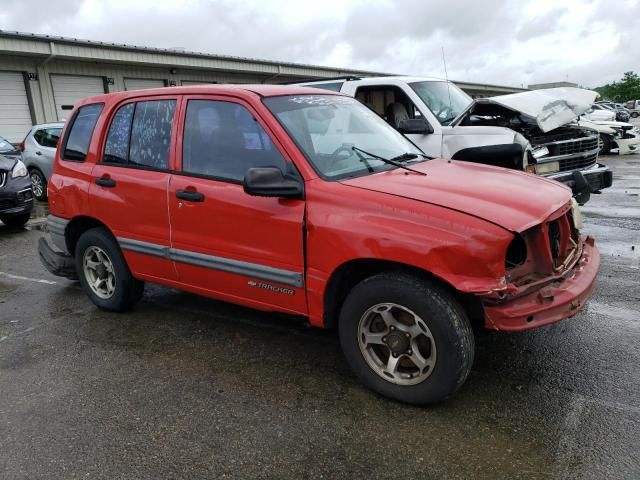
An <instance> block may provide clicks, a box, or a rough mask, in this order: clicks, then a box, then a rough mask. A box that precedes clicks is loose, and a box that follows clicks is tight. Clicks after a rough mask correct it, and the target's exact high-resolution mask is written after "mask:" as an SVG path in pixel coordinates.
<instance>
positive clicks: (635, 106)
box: [624, 100, 640, 118]
mask: <svg viewBox="0 0 640 480" xmlns="http://www.w3.org/2000/svg"><path fill="white" fill-rule="evenodd" d="M624 106H625V107H626V108H627V110H629V113H631V116H632V117H633V118H638V115H640V100H629V101H628V102H626V103H625V104H624Z"/></svg>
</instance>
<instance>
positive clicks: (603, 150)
mask: <svg viewBox="0 0 640 480" xmlns="http://www.w3.org/2000/svg"><path fill="white" fill-rule="evenodd" d="M599 145H600V152H599V155H607V154H608V153H609V152H611V137H610V136H609V135H603V134H600V142H599Z"/></svg>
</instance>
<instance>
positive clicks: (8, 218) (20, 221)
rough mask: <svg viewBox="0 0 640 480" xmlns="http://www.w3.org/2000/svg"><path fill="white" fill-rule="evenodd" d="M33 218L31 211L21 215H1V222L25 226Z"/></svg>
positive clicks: (13, 225) (11, 225) (12, 225)
mask: <svg viewBox="0 0 640 480" xmlns="http://www.w3.org/2000/svg"><path fill="white" fill-rule="evenodd" d="M29 218H31V212H29V213H21V214H19V215H0V222H2V223H4V224H5V225H9V226H10V227H23V226H24V225H25V224H26V223H27V222H28V221H29Z"/></svg>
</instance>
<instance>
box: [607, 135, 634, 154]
mask: <svg viewBox="0 0 640 480" xmlns="http://www.w3.org/2000/svg"><path fill="white" fill-rule="evenodd" d="M625 136H626V137H627V138H614V139H613V141H614V142H615V146H617V147H618V155H630V154H632V153H640V135H638V134H637V133H635V132H633V131H632V132H627V134H626V135H625Z"/></svg>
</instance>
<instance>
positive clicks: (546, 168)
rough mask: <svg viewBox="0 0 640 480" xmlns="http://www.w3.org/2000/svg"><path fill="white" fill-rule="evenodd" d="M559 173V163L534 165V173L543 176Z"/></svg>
mask: <svg viewBox="0 0 640 480" xmlns="http://www.w3.org/2000/svg"><path fill="white" fill-rule="evenodd" d="M559 171H560V162H544V163H538V164H537V165H536V173H537V174H538V175H543V174H545V173H554V172H559Z"/></svg>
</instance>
